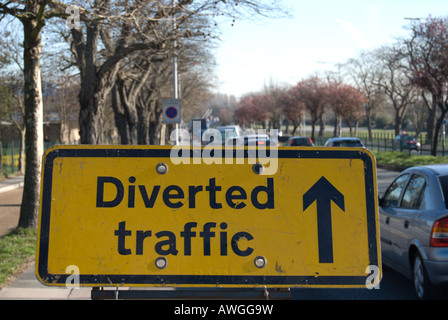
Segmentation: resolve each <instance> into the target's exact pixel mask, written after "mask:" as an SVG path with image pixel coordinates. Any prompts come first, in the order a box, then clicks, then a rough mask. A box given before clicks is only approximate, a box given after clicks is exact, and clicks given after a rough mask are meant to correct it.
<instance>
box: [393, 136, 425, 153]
mask: <svg viewBox="0 0 448 320" xmlns="http://www.w3.org/2000/svg"><path fill="white" fill-rule="evenodd" d="M404 149H408V150H415V151H419V150H420V142H418V140H417V139H416V138H415V137H414V136H412V135H408V134H406V133H403V134H399V135H398V136H396V137H395V140H394V150H400V151H403V150H404Z"/></svg>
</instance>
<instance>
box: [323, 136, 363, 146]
mask: <svg viewBox="0 0 448 320" xmlns="http://www.w3.org/2000/svg"><path fill="white" fill-rule="evenodd" d="M324 147H360V148H364V144H363V143H362V142H361V140H360V139H359V138H351V137H345V138H330V139H328V140H327V142H325V145H324Z"/></svg>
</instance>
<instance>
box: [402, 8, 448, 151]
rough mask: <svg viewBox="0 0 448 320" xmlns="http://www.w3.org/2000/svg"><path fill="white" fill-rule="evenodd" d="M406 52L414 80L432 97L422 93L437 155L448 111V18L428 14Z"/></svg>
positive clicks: (414, 31)
mask: <svg viewBox="0 0 448 320" xmlns="http://www.w3.org/2000/svg"><path fill="white" fill-rule="evenodd" d="M403 54H404V55H405V56H406V57H407V58H408V65H409V70H410V71H411V76H410V78H411V81H412V83H413V84H414V85H416V86H417V87H419V88H421V89H423V90H424V91H425V92H427V93H428V94H429V95H430V96H431V99H432V101H431V102H430V101H428V99H427V98H426V95H425V94H424V93H423V94H422V98H423V99H424V101H425V102H426V106H427V107H428V110H429V118H428V120H427V124H428V136H429V139H430V140H431V143H432V148H431V150H432V152H431V153H432V155H437V143H438V138H439V134H440V129H441V126H442V123H443V120H444V118H445V116H446V114H447V112H448V92H447V85H448V19H446V18H432V17H428V18H427V19H425V20H424V21H423V22H417V23H414V24H413V25H412V26H411V36H410V38H409V39H405V40H404V49H403ZM437 109H438V110H439V115H438V117H437V115H436V110H437ZM436 117H437V119H436ZM434 121H435V122H434ZM434 123H435V127H434V129H433V126H434Z"/></svg>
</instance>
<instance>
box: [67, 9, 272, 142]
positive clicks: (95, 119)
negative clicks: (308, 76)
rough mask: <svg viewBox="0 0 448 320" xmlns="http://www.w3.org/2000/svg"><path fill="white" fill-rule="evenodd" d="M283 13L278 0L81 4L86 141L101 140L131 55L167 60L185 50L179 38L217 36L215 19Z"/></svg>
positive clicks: (76, 46)
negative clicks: (107, 107)
mask: <svg viewBox="0 0 448 320" xmlns="http://www.w3.org/2000/svg"><path fill="white" fill-rule="evenodd" d="M278 11H279V10H278V7H277V6H276V1H275V0H266V1H264V2H258V3H255V2H252V1H246V0H230V1H214V0H198V1H192V0H178V1H162V0H154V1H150V2H148V1H131V0H125V1H120V2H111V1H110V0H96V1H95V2H94V3H93V4H92V5H91V6H89V7H87V6H84V7H82V8H80V10H79V13H80V20H81V21H82V22H83V24H84V27H83V29H81V28H80V29H77V28H73V29H72V32H71V33H72V34H71V36H72V39H71V49H72V52H73V56H74V58H75V64H76V66H77V67H78V68H79V70H80V74H81V91H80V95H79V97H80V106H81V110H80V117H79V124H80V134H81V143H85V144H96V143H101V142H102V115H103V113H104V101H105V99H106V97H107V95H108V93H109V92H110V90H111V89H112V87H113V85H114V84H115V77H116V75H117V71H118V69H119V68H120V66H122V63H123V62H124V61H125V60H126V59H128V58H129V56H130V55H131V54H133V53H135V52H137V51H144V52H145V54H146V56H148V57H149V58H150V59H152V60H150V61H151V62H157V61H160V60H166V59H168V58H171V57H173V56H174V55H175V54H176V52H179V50H182V46H181V45H182V43H181V42H180V41H179V40H180V39H183V38H194V39H198V40H199V39H207V38H213V37H214V35H213V30H214V25H215V24H216V21H213V18H214V17H217V16H219V17H221V16H225V17H232V18H233V19H235V18H236V17H237V16H242V15H243V13H247V14H248V15H250V14H257V15H263V14H266V15H267V14H274V13H275V12H278ZM215 30H216V28H215ZM101 47H103V50H99V48H101ZM174 49H176V50H174ZM158 104H160V102H158Z"/></svg>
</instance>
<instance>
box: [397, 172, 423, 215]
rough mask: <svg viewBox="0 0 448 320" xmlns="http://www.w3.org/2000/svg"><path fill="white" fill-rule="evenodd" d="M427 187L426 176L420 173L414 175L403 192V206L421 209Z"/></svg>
mask: <svg viewBox="0 0 448 320" xmlns="http://www.w3.org/2000/svg"><path fill="white" fill-rule="evenodd" d="M425 189H426V180H425V178H424V177H422V176H419V175H413V176H412V178H411V180H410V181H409V183H408V185H407V187H406V190H405V192H404V194H403V200H402V201H401V207H402V208H405V209H419V208H420V204H421V203H422V199H423V194H424V193H425Z"/></svg>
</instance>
